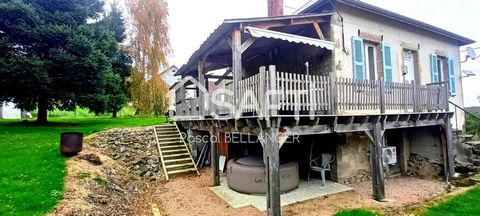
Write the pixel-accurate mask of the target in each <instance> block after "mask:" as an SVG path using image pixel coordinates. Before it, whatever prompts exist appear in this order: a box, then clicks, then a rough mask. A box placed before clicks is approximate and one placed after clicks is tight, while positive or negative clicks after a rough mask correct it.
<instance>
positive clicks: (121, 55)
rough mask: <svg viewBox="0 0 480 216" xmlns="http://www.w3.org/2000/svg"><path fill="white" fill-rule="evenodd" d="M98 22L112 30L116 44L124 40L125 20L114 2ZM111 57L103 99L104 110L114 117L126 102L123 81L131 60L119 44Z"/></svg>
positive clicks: (125, 90) (129, 68)
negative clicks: (110, 69)
mask: <svg viewBox="0 0 480 216" xmlns="http://www.w3.org/2000/svg"><path fill="white" fill-rule="evenodd" d="M99 24H100V25H103V26H105V27H106V28H107V29H108V30H111V31H113V32H114V34H115V40H116V42H117V44H121V43H122V42H123V41H124V40H125V38H126V35H125V21H124V19H123V16H122V12H121V11H120V10H119V9H118V8H117V5H116V3H114V4H113V5H112V11H111V12H110V14H109V15H108V16H106V17H105V19H104V20H102V22H100V23H99ZM111 59H112V61H111V64H112V71H110V72H109V73H107V74H106V76H105V79H106V86H105V98H104V99H105V108H106V111H107V112H111V113H112V117H113V118H116V117H117V113H118V111H120V110H121V108H122V107H123V106H125V105H126V104H127V102H128V98H127V95H128V94H129V91H128V88H127V87H126V85H125V84H126V82H125V81H126V78H128V77H129V76H130V75H131V71H132V70H131V64H132V60H131V58H130V56H129V55H128V54H127V52H126V50H125V49H123V48H122V47H121V45H118V46H117V47H116V49H115V50H114V53H113V55H112V57H111Z"/></svg>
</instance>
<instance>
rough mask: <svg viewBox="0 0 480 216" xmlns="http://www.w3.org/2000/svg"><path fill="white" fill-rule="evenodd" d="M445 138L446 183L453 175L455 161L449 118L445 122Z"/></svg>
mask: <svg viewBox="0 0 480 216" xmlns="http://www.w3.org/2000/svg"><path fill="white" fill-rule="evenodd" d="M445 138H446V141H447V142H446V144H447V145H446V148H447V155H446V156H447V162H448V171H447V170H445V172H448V176H447V179H446V180H447V181H449V179H450V178H451V177H452V176H453V175H454V174H455V161H454V158H453V141H452V124H450V118H447V119H446V120H445Z"/></svg>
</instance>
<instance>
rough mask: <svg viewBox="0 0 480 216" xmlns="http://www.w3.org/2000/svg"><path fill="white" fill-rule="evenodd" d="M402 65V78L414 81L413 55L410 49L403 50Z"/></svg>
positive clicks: (406, 80)
mask: <svg viewBox="0 0 480 216" xmlns="http://www.w3.org/2000/svg"><path fill="white" fill-rule="evenodd" d="M403 65H404V68H403V80H404V81H405V82H408V83H410V82H412V81H415V55H414V53H413V52H412V51H410V50H405V51H403Z"/></svg>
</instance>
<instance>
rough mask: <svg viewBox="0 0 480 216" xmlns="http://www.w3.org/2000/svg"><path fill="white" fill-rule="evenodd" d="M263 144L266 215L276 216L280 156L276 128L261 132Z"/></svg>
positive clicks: (277, 209)
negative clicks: (265, 175) (265, 176)
mask: <svg viewBox="0 0 480 216" xmlns="http://www.w3.org/2000/svg"><path fill="white" fill-rule="evenodd" d="M261 135H262V139H261V140H262V142H263V158H264V162H265V169H266V171H265V172H266V174H267V178H266V180H267V200H266V201H267V215H269V216H277V215H280V213H281V207H280V170H279V166H280V156H279V148H280V146H279V143H278V141H277V135H278V128H275V127H270V128H266V129H265V130H264V131H262V132H261Z"/></svg>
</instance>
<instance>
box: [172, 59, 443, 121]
mask: <svg viewBox="0 0 480 216" xmlns="http://www.w3.org/2000/svg"><path fill="white" fill-rule="evenodd" d="M267 69H268V70H267ZM235 84H236V85H235ZM235 88H237V89H238V90H237V91H234V89H235ZM447 109H448V90H447V86H446V84H437V85H418V84H415V83H396V82H383V81H381V80H356V79H351V78H341V77H339V78H335V77H332V76H316V75H305V74H296V73H288V72H279V71H276V70H275V66H270V67H269V68H266V67H260V69H259V72H258V73H256V74H254V75H252V76H250V77H247V78H245V79H243V80H241V81H240V82H239V83H233V82H230V83H223V84H222V85H220V86H218V87H217V89H216V90H215V91H213V92H208V93H207V92H202V93H199V94H198V96H197V97H195V98H190V99H184V98H179V100H177V105H176V117H177V118H178V119H180V120H181V119H205V118H213V119H216V118H233V117H237V118H238V117H240V118H241V117H279V116H306V115H310V116H312V115H313V116H318V115H336V116H342V115H378V114H408V113H434V112H441V111H446V110H447Z"/></svg>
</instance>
